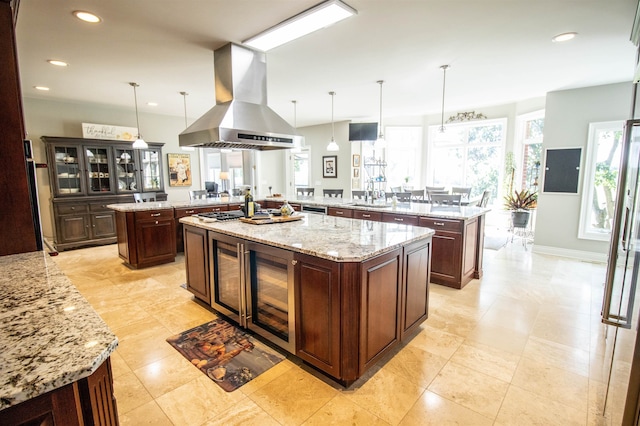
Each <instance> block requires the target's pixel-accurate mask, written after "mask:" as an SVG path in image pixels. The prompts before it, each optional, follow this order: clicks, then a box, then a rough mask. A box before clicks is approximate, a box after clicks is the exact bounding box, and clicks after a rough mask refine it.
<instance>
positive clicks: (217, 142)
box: [178, 43, 303, 150]
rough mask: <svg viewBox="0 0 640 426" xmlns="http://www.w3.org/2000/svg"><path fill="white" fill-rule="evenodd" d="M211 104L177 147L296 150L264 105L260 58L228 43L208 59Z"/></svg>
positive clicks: (297, 139)
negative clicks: (211, 79)
mask: <svg viewBox="0 0 640 426" xmlns="http://www.w3.org/2000/svg"><path fill="white" fill-rule="evenodd" d="M213 68H214V74H215V86H216V87H215V92H216V93H215V96H216V104H215V106H214V107H213V108H211V109H210V110H209V111H208V112H206V113H205V115H203V116H202V117H200V118H198V119H197V120H196V121H195V122H194V123H193V124H191V126H189V127H188V128H187V129H185V130H184V131H183V132H182V133H180V135H179V137H178V138H179V143H180V146H206V147H211V148H235V149H255V150H271V149H286V148H293V147H294V146H300V145H301V143H302V140H303V137H302V136H299V135H298V134H297V132H296V130H295V129H294V128H293V126H291V125H290V124H289V123H287V122H286V121H285V120H284V119H283V118H282V117H280V116H279V115H278V114H276V113H275V111H273V110H272V109H271V108H269V106H268V105H267V62H266V55H265V54H264V52H259V51H257V50H253V49H249V48H248V47H245V46H240V45H237V44H234V43H228V44H226V45H224V46H222V47H220V48H218V49H216V50H215V52H214V54H213Z"/></svg>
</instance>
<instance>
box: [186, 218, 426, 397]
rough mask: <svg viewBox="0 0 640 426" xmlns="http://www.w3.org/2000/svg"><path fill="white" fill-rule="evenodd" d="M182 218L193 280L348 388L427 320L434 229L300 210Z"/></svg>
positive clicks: (233, 313) (244, 322)
mask: <svg viewBox="0 0 640 426" xmlns="http://www.w3.org/2000/svg"><path fill="white" fill-rule="evenodd" d="M296 215H300V216H301V220H297V221H292V222H286V223H274V224H267V225H255V224H249V223H244V222H242V221H239V220H234V221H224V222H219V221H216V222H206V221H204V220H202V219H200V218H197V217H183V218H182V219H180V222H181V223H182V224H183V225H184V241H185V268H186V273H187V288H188V289H189V290H190V291H192V292H193V293H194V295H195V296H196V297H198V298H199V299H201V300H202V301H204V302H205V303H207V304H210V305H211V306H212V307H214V308H215V309H216V310H219V311H220V312H222V313H224V314H225V315H227V316H228V317H230V318H231V319H234V320H236V321H237V322H238V323H239V324H240V325H241V326H243V327H247V328H249V329H252V330H254V331H255V332H257V333H258V334H261V335H263V336H264V337H266V338H267V339H269V340H271V341H272V342H274V343H276V344H277V345H279V346H281V347H282V348H284V349H286V350H288V351H289V352H291V353H293V354H295V355H297V356H298V357H299V358H301V359H303V360H304V361H306V362H308V363H309V364H311V365H313V366H314V367H316V368H318V369H320V370H321V371H323V372H325V373H326V374H327V375H329V376H331V377H333V378H334V379H336V380H337V381H338V382H340V383H342V384H343V385H345V386H349V385H350V384H352V383H353V382H354V381H355V380H357V379H358V378H359V377H361V376H362V375H363V374H364V373H365V372H366V371H367V370H368V369H369V368H371V367H372V366H373V365H374V364H375V363H376V362H378V361H379V360H380V358H381V357H383V356H384V355H385V354H386V353H388V352H389V351H390V350H391V349H392V348H394V347H395V346H396V345H397V344H399V343H400V342H402V341H403V340H406V339H408V338H410V337H411V336H412V332H413V331H415V330H416V329H417V327H418V326H419V325H420V324H421V323H422V322H423V321H424V320H426V318H427V315H428V302H429V274H430V258H431V239H432V236H433V234H434V231H433V230H432V229H429V228H423V227H417V226H408V225H404V224H397V223H383V222H375V221H368V220H356V219H349V218H341V217H333V216H327V215H315V214H305V213H296Z"/></svg>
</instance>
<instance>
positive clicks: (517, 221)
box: [511, 210, 531, 228]
mask: <svg viewBox="0 0 640 426" xmlns="http://www.w3.org/2000/svg"><path fill="white" fill-rule="evenodd" d="M530 215H531V214H530V212H528V211H526V210H521V211H513V212H511V223H512V224H513V227H514V228H526V227H527V225H528V224H529V216H530Z"/></svg>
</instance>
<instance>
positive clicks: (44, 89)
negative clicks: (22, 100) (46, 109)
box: [33, 86, 49, 92]
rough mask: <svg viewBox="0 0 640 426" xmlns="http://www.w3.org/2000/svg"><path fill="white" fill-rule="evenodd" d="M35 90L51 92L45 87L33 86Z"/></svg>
mask: <svg viewBox="0 0 640 426" xmlns="http://www.w3.org/2000/svg"><path fill="white" fill-rule="evenodd" d="M33 88H34V89H36V90H42V91H43V92H47V91H49V88H48V87H45V86H33Z"/></svg>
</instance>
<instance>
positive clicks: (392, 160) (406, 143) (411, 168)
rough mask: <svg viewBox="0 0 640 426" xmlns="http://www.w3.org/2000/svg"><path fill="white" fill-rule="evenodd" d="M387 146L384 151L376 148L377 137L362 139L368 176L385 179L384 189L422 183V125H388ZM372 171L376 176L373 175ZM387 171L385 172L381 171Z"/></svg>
mask: <svg viewBox="0 0 640 426" xmlns="http://www.w3.org/2000/svg"><path fill="white" fill-rule="evenodd" d="M384 136H385V140H386V141H387V147H386V148H385V149H384V150H383V151H381V150H378V151H376V150H375V149H374V144H375V142H374V141H371V142H363V143H362V158H363V159H364V176H363V177H362V178H363V179H365V181H366V180H367V179H386V185H387V187H386V189H384V190H385V191H390V190H391V188H392V187H402V188H406V189H409V188H412V187H416V188H420V187H422V167H421V163H422V149H421V146H422V127H417V126H387V127H386V128H385V133H384ZM378 160H379V161H381V162H382V163H381V164H386V167H384V168H383V169H381V168H380V167H367V165H370V164H380V163H378ZM371 173H373V174H374V175H375V176H370V175H369V174H371ZM382 174H384V175H382Z"/></svg>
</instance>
